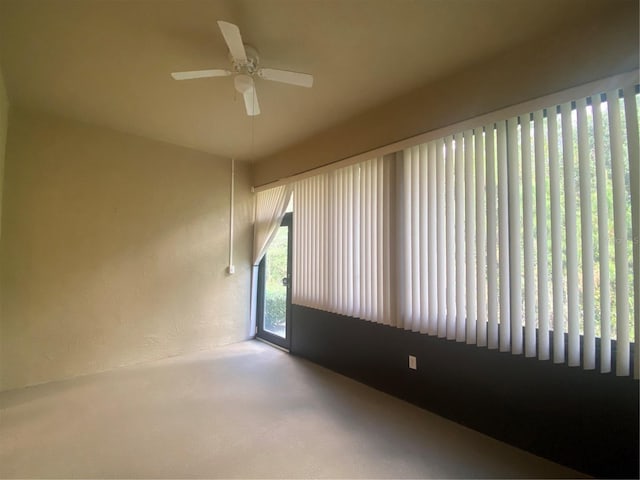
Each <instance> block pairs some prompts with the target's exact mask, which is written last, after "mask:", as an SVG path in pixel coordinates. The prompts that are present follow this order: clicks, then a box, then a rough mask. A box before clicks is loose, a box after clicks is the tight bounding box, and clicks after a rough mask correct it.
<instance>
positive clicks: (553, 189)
mask: <svg viewBox="0 0 640 480" xmlns="http://www.w3.org/2000/svg"><path fill="white" fill-rule="evenodd" d="M557 119H558V115H557V112H556V108H555V107H553V108H549V109H548V110H547V126H548V131H549V181H550V187H549V190H550V203H551V271H552V279H553V282H552V283H553V361H554V363H563V362H564V357H565V351H564V288H563V282H564V273H563V270H562V263H563V261H562V220H563V219H562V216H561V209H560V208H561V202H560V159H559V156H558V120H557Z"/></svg>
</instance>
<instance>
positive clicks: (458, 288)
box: [447, 134, 467, 342]
mask: <svg viewBox="0 0 640 480" xmlns="http://www.w3.org/2000/svg"><path fill="white" fill-rule="evenodd" d="M454 142H455V146H454V150H455V173H454V175H455V176H454V188H455V232H456V234H455V250H456V274H455V279H456V280H455V283H454V282H450V283H449V284H448V285H447V288H451V290H453V291H454V292H455V297H456V335H455V338H456V341H458V342H463V341H464V336H465V333H466V329H465V327H466V313H467V312H466V305H465V300H466V298H465V271H464V264H465V254H464V252H465V243H464V238H465V237H464V188H465V185H464V146H463V141H462V134H457V135H456V136H455V137H454Z"/></svg>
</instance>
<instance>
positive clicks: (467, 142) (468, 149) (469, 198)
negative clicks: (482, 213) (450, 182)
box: [464, 130, 477, 345]
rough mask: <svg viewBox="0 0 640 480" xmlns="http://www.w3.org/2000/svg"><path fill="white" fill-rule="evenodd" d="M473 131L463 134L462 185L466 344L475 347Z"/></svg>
mask: <svg viewBox="0 0 640 480" xmlns="http://www.w3.org/2000/svg"><path fill="white" fill-rule="evenodd" d="M473 137H474V135H473V130H467V131H466V132H464V155H465V158H464V172H465V175H464V183H465V192H464V198H465V205H464V211H465V248H466V262H465V263H466V272H465V275H466V281H467V283H466V288H465V290H466V299H465V300H466V306H467V314H466V319H467V323H466V327H467V331H466V342H467V343H469V344H472V345H475V343H476V340H477V335H476V324H477V322H476V239H475V235H476V223H475V195H476V192H475V182H474V181H473V179H474V176H473V166H474V155H475V145H474V138H473Z"/></svg>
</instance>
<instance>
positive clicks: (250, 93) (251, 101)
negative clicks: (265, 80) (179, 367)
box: [242, 88, 260, 117]
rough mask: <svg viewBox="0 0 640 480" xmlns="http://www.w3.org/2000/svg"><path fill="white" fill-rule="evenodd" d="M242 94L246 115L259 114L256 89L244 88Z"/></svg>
mask: <svg viewBox="0 0 640 480" xmlns="http://www.w3.org/2000/svg"><path fill="white" fill-rule="evenodd" d="M242 96H243V97H244V106H245V108H246V109H247V115H249V116H250V117H253V116H255V115H260V105H259V104H258V95H257V94H256V89H255V88H251V89H249V90H246V91H245V92H244V93H243V94H242Z"/></svg>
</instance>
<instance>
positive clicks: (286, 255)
mask: <svg viewBox="0 0 640 480" xmlns="http://www.w3.org/2000/svg"><path fill="white" fill-rule="evenodd" d="M291 230H292V226H291V213H287V214H286V215H285V216H284V219H283V220H282V224H281V225H280V227H279V228H278V231H277V233H276V236H275V238H274V239H273V241H272V242H271V245H269V249H268V250H267V253H266V255H265V256H264V258H263V259H262V262H260V268H259V274H258V311H257V314H258V337H260V338H262V339H263V340H267V341H268V342H271V343H273V344H275V345H278V346H280V347H282V348H285V349H287V350H288V349H289V347H290V344H291V322H290V321H289V315H290V313H289V312H290V310H291V309H290V305H291V234H292V232H291Z"/></svg>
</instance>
